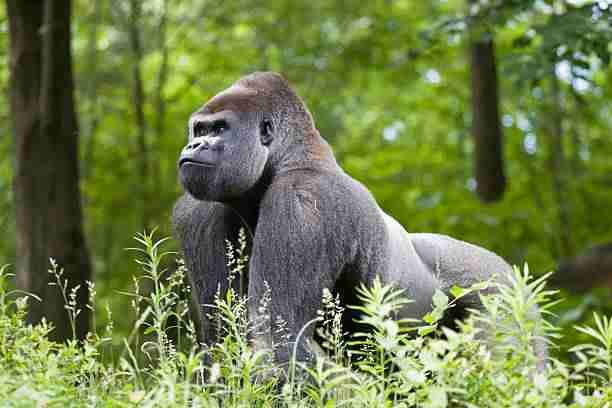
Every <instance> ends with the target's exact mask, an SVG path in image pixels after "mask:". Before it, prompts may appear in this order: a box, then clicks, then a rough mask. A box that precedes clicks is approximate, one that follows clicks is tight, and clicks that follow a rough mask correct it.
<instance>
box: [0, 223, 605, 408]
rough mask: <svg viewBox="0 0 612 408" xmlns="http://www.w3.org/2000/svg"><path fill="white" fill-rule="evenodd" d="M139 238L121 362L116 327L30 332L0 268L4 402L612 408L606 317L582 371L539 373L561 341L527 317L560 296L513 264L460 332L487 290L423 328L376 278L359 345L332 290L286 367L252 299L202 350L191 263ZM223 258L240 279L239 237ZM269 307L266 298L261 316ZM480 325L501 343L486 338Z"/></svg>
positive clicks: (439, 301)
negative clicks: (310, 357)
mask: <svg viewBox="0 0 612 408" xmlns="http://www.w3.org/2000/svg"><path fill="white" fill-rule="evenodd" d="M136 240H137V242H138V243H139V244H140V246H139V247H138V248H137V251H138V254H139V258H138V262H139V263H140V265H141V266H142V276H141V277H139V278H138V279H136V280H135V281H134V290H133V291H132V292H130V293H126V294H123V295H125V296H130V297H131V298H132V308H133V312H134V314H135V319H134V322H135V323H134V327H133V330H132V333H131V334H130V335H129V336H128V337H127V338H124V339H122V342H123V350H122V352H121V353H120V354H119V355H114V359H112V358H109V355H108V353H111V351H112V350H113V348H112V347H110V346H109V343H110V339H111V338H112V337H114V336H115V335H114V333H113V324H112V319H109V324H108V325H107V327H106V329H105V330H103V332H102V333H90V335H89V336H88V337H87V339H86V340H85V341H83V342H82V343H80V344H79V343H78V342H77V341H75V340H71V341H67V342H66V343H65V344H58V343H54V342H51V341H50V340H48V337H47V335H48V334H49V332H50V331H51V330H53V328H52V327H50V325H48V324H47V323H46V322H44V321H43V322H41V323H40V324H38V325H36V326H28V325H26V324H25V323H24V319H23V318H24V315H25V313H26V310H27V303H28V299H27V296H26V295H24V294H22V293H16V292H12V291H10V289H9V287H10V285H9V282H10V279H11V275H10V274H9V271H8V268H6V267H4V268H1V269H0V406H2V407H38V406H40V407H54V406H62V407H63V406H67V407H73V406H74V407H82V406H94V407H133V406H139V407H159V406H161V407H335V406H339V407H342V406H345V407H368V408H369V407H449V406H453V407H610V406H612V384H611V379H612V321H611V319H610V318H607V317H604V316H599V315H596V316H595V325H594V326H593V327H578V328H577V329H578V330H579V331H580V332H582V333H584V334H586V335H588V336H589V337H590V338H591V340H592V341H591V343H589V344H583V345H580V346H577V347H574V348H573V349H572V350H570V352H571V353H573V356H575V363H572V364H569V363H564V362H561V361H558V360H556V359H553V358H550V359H549V362H548V366H547V368H546V369H545V370H544V371H538V370H536V366H535V365H536V361H537V358H536V356H535V355H534V352H533V348H532V347H531V345H532V344H533V341H534V339H538V338H541V337H544V338H545V340H546V341H548V342H550V345H551V347H554V341H555V340H556V337H557V336H558V333H557V332H556V331H555V328H554V327H552V326H551V325H549V324H544V325H542V323H541V322H540V320H539V319H537V316H534V314H533V313H530V311H532V310H533V308H534V306H536V305H538V306H539V308H540V310H541V311H542V313H543V314H544V316H546V315H547V313H549V312H548V310H549V307H550V305H551V304H552V303H553V302H554V301H555V300H554V293H552V292H550V291H547V290H546V289H545V287H544V279H534V278H532V277H531V275H530V274H529V271H528V270H527V268H524V269H523V271H520V270H518V269H515V272H514V275H513V279H512V282H511V284H509V285H507V286H503V287H500V288H499V291H498V292H497V294H495V295H487V296H484V297H483V303H484V306H485V309H486V311H485V312H484V313H479V314H475V315H473V316H472V317H471V318H469V319H468V320H467V321H465V322H463V323H461V324H459V328H458V330H451V329H449V328H445V327H441V326H440V325H439V323H440V319H441V317H442V316H443V314H444V310H445V309H447V308H449V307H453V305H454V304H455V303H454V302H456V299H457V298H460V297H462V296H465V295H467V294H468V293H471V292H473V291H477V290H479V289H482V288H483V287H484V286H485V285H486V284H480V285H476V286H474V287H472V288H465V289H462V288H454V289H453V290H452V291H451V295H452V296H453V298H452V299H449V298H448V297H447V295H445V294H443V293H441V292H438V293H436V295H435V296H434V299H433V310H432V312H431V313H429V314H428V315H427V316H424V320H423V321H421V322H415V321H401V320H397V319H396V318H395V317H396V315H397V312H398V310H399V309H400V308H401V307H402V305H403V304H405V303H406V302H409V299H406V298H405V296H404V294H403V292H402V290H400V289H397V288H393V287H391V286H385V285H383V284H382V283H381V282H380V281H378V280H376V281H374V282H373V284H372V286H371V287H366V286H361V287H360V288H359V289H358V291H359V296H360V298H361V300H362V301H363V305H362V306H360V307H359V308H358V309H359V311H360V312H361V316H362V317H361V323H362V325H363V326H364V327H367V328H369V330H364V332H363V333H357V334H356V335H355V336H353V337H352V338H346V336H345V335H344V332H343V329H342V323H341V322H342V319H341V317H342V314H343V313H344V312H345V310H344V308H343V307H342V305H341V304H340V302H339V300H338V298H337V297H334V295H333V294H332V293H330V292H329V291H326V292H324V293H322V294H321V295H322V299H323V301H322V308H321V311H320V313H319V316H318V318H317V321H316V324H317V331H318V335H319V337H320V338H321V339H322V341H321V342H320V343H321V347H319V349H320V351H319V352H318V353H317V354H316V357H315V358H314V361H313V362H311V363H309V364H307V365H306V364H302V363H301V362H298V361H292V362H291V363H290V365H289V368H287V367H282V368H281V367H278V366H276V365H275V363H274V359H273V358H272V354H273V348H274V347H291V344H281V345H270V348H269V349H260V348H258V350H257V351H255V350H254V349H253V347H252V345H251V342H250V340H249V338H250V337H252V336H253V335H256V333H257V332H258V330H262V327H268V328H271V329H273V330H279V331H282V330H283V322H282V320H281V321H278V320H276V321H274V322H272V319H271V318H270V317H269V316H268V318H267V319H268V321H267V322H265V323H261V322H255V323H252V322H249V319H248V316H247V307H246V298H245V296H244V294H243V291H239V292H235V291H233V290H229V291H227V292H226V293H218V296H217V297H216V299H215V302H214V305H211V306H212V309H211V314H212V315H214V317H215V319H216V322H217V330H218V331H219V334H220V339H221V340H220V341H219V342H218V343H217V344H214V345H212V346H211V347H208V348H205V347H200V345H198V344H197V336H196V328H195V327H196V326H195V324H194V323H193V321H192V319H191V316H190V313H189V293H188V292H189V289H188V288H187V287H186V286H185V285H184V283H183V282H184V275H185V273H186V271H185V268H184V267H183V266H182V265H181V264H179V265H178V267H177V268H173V270H172V271H170V270H166V269H164V268H162V267H161V265H162V264H163V262H162V260H163V259H164V258H165V257H169V256H172V254H170V253H168V252H165V251H164V250H163V244H164V242H165V241H164V240H158V241H156V240H155V239H154V238H153V236H152V234H141V235H139V236H137V238H136ZM228 263H229V268H230V269H231V270H232V274H231V276H232V279H241V277H242V273H243V272H244V271H245V270H246V269H245V268H246V265H247V254H246V251H245V250H244V242H242V241H240V240H239V242H238V244H237V245H231V244H230V245H228ZM50 271H51V273H52V274H53V275H54V276H55V278H56V280H55V284H56V285H57V287H58V290H61V291H62V293H63V295H64V296H65V299H66V305H67V307H66V310H67V313H68V317H69V318H71V319H74V318H76V316H78V314H79V313H80V312H79V310H78V308H77V307H76V304H75V303H74V302H72V303H71V299H72V298H73V296H75V295H73V290H69V289H68V288H69V287H70V286H69V285H67V284H66V282H65V281H64V280H63V276H62V274H61V269H59V267H58V266H57V265H55V264H52V266H51V269H50ZM89 285H90V291H91V292H92V293H95V287H93V285H91V284H89ZM144 288H147V290H145V289H144ZM76 290H78V289H76ZM118 296H120V295H118ZM267 296H269V293H268V294H267ZM267 301H269V299H268V300H266V299H265V297H264V299H263V300H262V305H261V307H262V308H264V309H265V307H266V302H267ZM88 307H91V308H93V302H90V305H89V306H88ZM108 313H109V312H108ZM263 315H265V313H264V314H263ZM417 323H419V324H417ZM266 324H267V325H268V326H265V325H266ZM313 324H315V322H313ZM483 330H484V331H486V332H487V336H486V337H487V338H492V339H494V342H492V343H491V342H487V341H483V340H482V338H483V336H482V334H481V333H480V332H481V331H483ZM304 340H305V339H302V341H304ZM205 357H206V358H205ZM109 361H111V362H109ZM204 361H206V362H207V363H206V364H205V363H204ZM287 374H288V377H287Z"/></svg>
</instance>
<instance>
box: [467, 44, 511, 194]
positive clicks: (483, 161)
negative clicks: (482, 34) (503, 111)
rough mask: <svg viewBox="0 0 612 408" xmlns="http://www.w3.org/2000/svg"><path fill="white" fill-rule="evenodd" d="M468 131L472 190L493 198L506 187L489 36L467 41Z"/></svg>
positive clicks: (494, 65)
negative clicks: (470, 102)
mask: <svg viewBox="0 0 612 408" xmlns="http://www.w3.org/2000/svg"><path fill="white" fill-rule="evenodd" d="M470 67H471V87H472V134H473V136H474V158H475V159H474V169H475V177H476V182H477V184H476V192H477V193H478V196H479V197H480V199H481V200H483V201H486V202H489V201H497V200H499V199H501V197H502V195H503V194H504V190H505V189H506V176H505V174H504V161H503V151H502V138H503V135H502V129H501V126H500V121H499V96H498V91H497V88H498V85H497V68H496V64H495V46H494V43H493V40H492V39H488V40H477V41H473V42H472V43H471V44H470Z"/></svg>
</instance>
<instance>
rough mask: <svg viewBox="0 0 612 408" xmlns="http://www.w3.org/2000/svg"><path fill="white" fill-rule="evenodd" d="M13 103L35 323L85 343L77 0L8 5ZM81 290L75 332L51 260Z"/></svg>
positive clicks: (24, 282)
mask: <svg viewBox="0 0 612 408" xmlns="http://www.w3.org/2000/svg"><path fill="white" fill-rule="evenodd" d="M7 15H8V18H9V36H10V46H9V53H10V75H11V92H10V105H11V116H12V122H13V123H12V125H13V132H14V141H15V155H16V160H15V176H14V181H13V183H14V192H15V212H16V214H15V216H16V238H17V248H16V250H17V262H16V272H17V285H18V287H19V288H20V289H23V290H25V291H28V292H31V293H34V294H36V295H38V296H40V297H41V298H42V299H43V301H42V302H40V303H39V302H30V308H29V311H28V316H27V319H28V321H29V322H31V323H36V322H38V321H40V319H41V318H42V317H45V318H46V319H47V320H48V321H50V322H52V323H53V325H54V326H55V330H53V332H52V333H51V337H52V338H53V339H55V340H64V339H66V338H70V337H73V335H75V336H76V337H77V338H79V339H82V338H84V337H85V335H86V333H87V331H88V330H89V313H88V309H87V308H86V307H85V305H86V304H87V298H88V293H87V285H86V284H85V281H86V280H89V279H90V274H91V268H90V263H89V254H88V251H87V248H86V245H85V239H84V236H83V229H82V213H81V198H80V191H79V168H78V132H77V131H78V129H77V121H76V113H75V110H74V99H73V92H74V85H73V80H72V56H71V50H70V17H71V2H70V1H69V0H64V1H57V0H56V1H53V0H47V1H46V2H43V1H34V0H7ZM50 257H53V258H54V259H56V260H57V262H58V264H59V265H60V266H61V267H63V268H64V270H65V272H64V278H66V279H68V280H69V283H70V284H69V290H70V286H72V285H77V284H78V285H80V286H81V288H80V290H79V291H78V296H77V299H76V301H77V303H76V307H77V308H79V309H81V314H80V315H79V316H78V318H77V319H76V322H75V324H76V327H75V331H74V333H73V331H72V328H71V325H70V321H69V319H68V315H67V313H66V310H65V309H64V301H63V299H62V297H61V294H60V292H59V288H57V287H50V286H49V285H48V282H49V281H50V280H53V279H52V278H51V277H50V276H49V274H48V273H47V270H48V267H49V258H50Z"/></svg>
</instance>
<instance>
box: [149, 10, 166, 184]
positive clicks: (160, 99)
mask: <svg viewBox="0 0 612 408" xmlns="http://www.w3.org/2000/svg"><path fill="white" fill-rule="evenodd" d="M167 20H168V4H167V1H166V0H163V1H162V14H161V17H160V21H159V43H158V47H159V50H160V52H161V62H160V66H159V72H158V73H157V86H156V90H155V141H154V143H153V146H155V148H154V149H153V150H152V153H153V154H152V156H153V155H154V157H151V164H152V166H153V185H154V186H159V185H161V184H162V181H161V176H160V165H159V164H160V163H161V160H160V158H159V156H160V155H159V146H160V145H161V140H162V138H163V137H164V132H165V130H166V99H165V95H164V91H165V89H166V83H167V81H168V56H169V50H168V41H167Z"/></svg>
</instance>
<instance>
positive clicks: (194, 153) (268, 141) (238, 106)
mask: <svg viewBox="0 0 612 408" xmlns="http://www.w3.org/2000/svg"><path fill="white" fill-rule="evenodd" d="M305 125H306V127H309V128H313V126H314V125H313V124H312V118H311V116H310V113H308V111H307V109H306V108H305V106H304V104H303V103H302V101H301V100H300V99H299V97H298V96H297V95H296V94H295V93H294V92H293V91H292V90H291V88H290V87H289V85H288V83H287V82H286V81H285V80H284V79H283V78H282V77H281V76H280V75H278V74H275V73H268V72H263V73H254V74H251V75H248V76H246V77H244V78H242V79H240V80H239V81H238V82H236V83H235V84H234V85H232V86H231V87H230V88H228V89H226V90H225V91H223V92H221V93H219V94H217V95H216V96H215V97H213V98H212V99H211V100H210V101H208V103H206V104H205V105H204V106H203V107H202V108H200V109H198V110H197V111H196V112H194V113H193V114H192V115H191V118H190V119H189V125H188V133H189V141H188V143H187V145H186V146H185V147H184V148H183V150H182V152H181V155H180V158H179V162H178V165H179V178H180V181H181V183H182V185H183V187H184V188H185V190H186V191H187V192H188V193H189V194H191V195H192V196H193V197H194V198H196V199H198V200H205V201H228V200H233V199H236V198H239V197H241V196H242V195H244V194H245V193H247V192H248V191H249V190H251V189H252V188H253V187H254V186H255V185H256V183H257V182H258V181H259V180H260V179H261V177H262V176H263V174H264V172H265V171H266V170H267V169H269V168H270V165H271V163H270V161H271V157H272V156H278V155H279V152H281V151H283V150H284V149H283V146H285V147H286V146H287V144H288V143H289V142H290V141H291V140H292V139H295V137H293V138H292V137H291V136H292V134H293V135H295V134H302V133H303V132H304V131H305V130H307V129H304V126H305Z"/></svg>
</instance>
